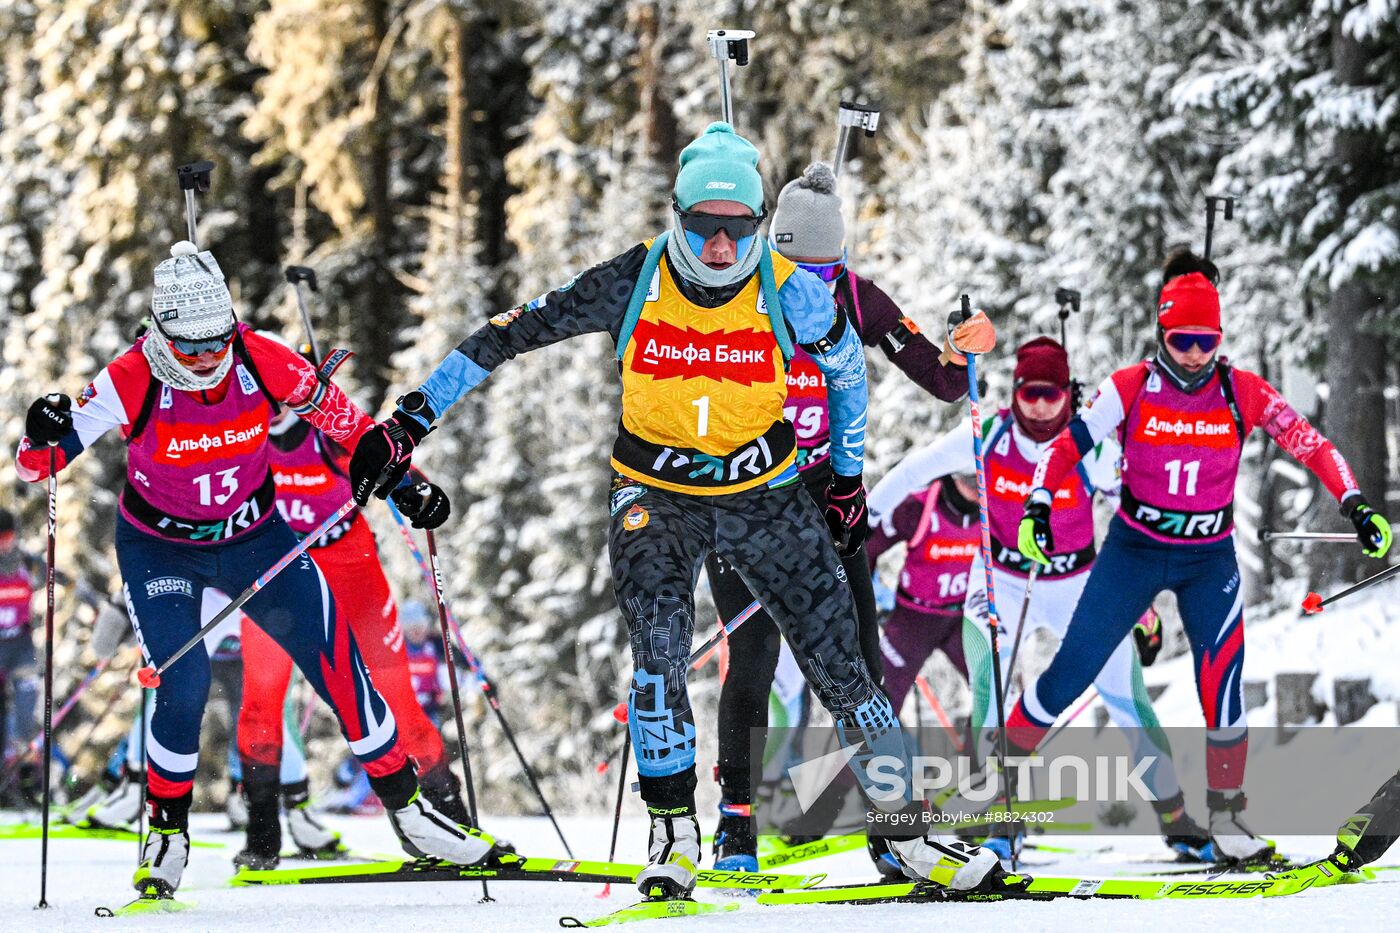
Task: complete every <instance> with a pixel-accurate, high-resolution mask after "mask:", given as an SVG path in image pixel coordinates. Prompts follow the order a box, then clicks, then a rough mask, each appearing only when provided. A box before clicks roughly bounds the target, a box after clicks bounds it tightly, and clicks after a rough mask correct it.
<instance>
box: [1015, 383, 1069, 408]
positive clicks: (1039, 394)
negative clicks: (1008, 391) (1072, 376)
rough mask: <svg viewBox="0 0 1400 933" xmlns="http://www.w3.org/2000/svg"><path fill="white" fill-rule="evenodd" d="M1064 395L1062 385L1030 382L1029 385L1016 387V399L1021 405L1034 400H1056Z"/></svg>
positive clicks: (1028, 403)
mask: <svg viewBox="0 0 1400 933" xmlns="http://www.w3.org/2000/svg"><path fill="white" fill-rule="evenodd" d="M1065 395H1066V392H1065V389H1064V387H1063V386H1052V385H1047V384H1045V383H1043V382H1037V383H1032V384H1031V385H1024V386H1018V387H1017V388H1016V399H1017V401H1019V402H1020V403H1021V404H1022V405H1030V404H1032V403H1034V402H1058V401H1059V400H1060V399H1062V398H1064V397H1065Z"/></svg>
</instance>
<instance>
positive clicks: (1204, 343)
mask: <svg viewBox="0 0 1400 933" xmlns="http://www.w3.org/2000/svg"><path fill="white" fill-rule="evenodd" d="M1167 346H1169V347H1171V348H1172V349H1173V350H1175V351H1176V352H1178V353H1190V352H1191V351H1192V350H1193V349H1195V348H1198V347H1199V348H1200V350H1201V352H1202V353H1210V352H1212V351H1213V350H1214V349H1215V348H1216V347H1218V346H1220V335H1219V334H1214V333H1204V334H1198V333H1191V332H1190V331H1179V330H1175V331H1172V332H1171V333H1169V334H1167Z"/></svg>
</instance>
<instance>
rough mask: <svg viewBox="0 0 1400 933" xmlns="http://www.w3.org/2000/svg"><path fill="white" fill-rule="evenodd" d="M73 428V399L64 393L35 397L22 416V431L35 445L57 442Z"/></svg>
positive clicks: (40, 445) (41, 445)
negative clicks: (26, 412)
mask: <svg viewBox="0 0 1400 933" xmlns="http://www.w3.org/2000/svg"><path fill="white" fill-rule="evenodd" d="M72 430H73V400H72V399H71V398H69V397H68V396H66V395H60V394H54V395H45V396H44V397H43V398H36V399H35V400H34V404H32V405H30V406H29V413H28V414H27V415H25V416H24V433H25V435H26V436H27V437H28V438H29V443H31V444H33V445H34V446H35V447H43V446H45V445H48V444H57V443H58V442H59V441H61V440H63V439H64V438H65V437H67V436H68V432H70V431H72Z"/></svg>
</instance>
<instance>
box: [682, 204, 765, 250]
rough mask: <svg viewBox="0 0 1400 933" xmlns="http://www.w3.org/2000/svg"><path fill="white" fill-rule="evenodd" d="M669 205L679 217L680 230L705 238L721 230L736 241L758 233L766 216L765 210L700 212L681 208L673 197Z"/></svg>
mask: <svg viewBox="0 0 1400 933" xmlns="http://www.w3.org/2000/svg"><path fill="white" fill-rule="evenodd" d="M671 207H672V208H674V209H675V211H676V216H677V217H679V218H680V221H681V229H682V230H684V231H685V232H686V233H693V234H695V235H696V236H698V237H703V238H704V239H706V240H708V239H710V237H712V236H714V235H715V234H717V233H719V232H720V231H721V230H723V231H724V232H725V235H726V236H728V237H729V238H730V239H731V240H734V241H736V242H737V241H739V240H742V239H743V238H744V237H749V236H753V235H754V234H756V233H758V228H759V227H761V226H763V221H764V220H765V219H767V217H768V211H767V210H762V211H759V212H758V213H757V214H745V215H743V216H741V217H729V216H726V215H721V214H701V213H699V212H696V211H687V210H682V209H681V206H680V204H678V203H676V200H675V199H674V198H672V199H671Z"/></svg>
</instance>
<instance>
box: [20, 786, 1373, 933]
mask: <svg viewBox="0 0 1400 933" xmlns="http://www.w3.org/2000/svg"><path fill="white" fill-rule="evenodd" d="M327 819H328V821H329V822H330V823H332V824H333V825H334V826H335V827H336V828H337V829H339V830H340V831H341V832H342V833H343V835H344V837H345V839H346V841H347V842H348V843H349V844H350V845H352V846H353V847H355V848H356V849H358V850H361V851H364V852H369V853H374V852H383V853H390V852H395V851H397V847H396V845H395V841H394V838H393V833H392V831H391V830H390V828H389V825H388V822H387V821H386V820H384V819H383V818H370V817H338V816H332V817H328V818H327ZM562 822H563V826H564V829H565V833H566V834H567V835H568V837H569V839H570V842H571V843H572V844H573V845H574V847H575V851H576V854H578V855H579V856H580V857H587V858H599V859H601V858H603V857H605V856H606V854H607V841H608V833H609V830H610V828H611V824H610V821H609V820H607V819H606V818H602V817H599V818H566V819H564V820H563V821H562ZM224 825H225V822H224V819H223V817H222V816H221V815H215V814H199V815H197V816H196V818H195V820H194V826H195V836H196V838H197V839H202V840H206V841H220V842H224V843H226V846H225V847H224V848H222V849H205V848H197V849H195V850H194V854H193V857H192V860H191V863H190V869H189V872H188V874H187V875H186V876H185V884H184V886H183V887H182V888H181V890H180V894H181V896H182V898H183V899H185V900H188V901H191V902H193V903H194V905H195V907H194V908H193V909H192V910H190V911H186V912H183V913H179V914H172V915H165V916H155V917H149V916H148V917H141V918H120V919H98V918H96V917H95V916H94V914H93V911H94V909H95V908H96V907H98V906H102V905H110V906H116V905H118V904H121V903H123V902H125V901H126V900H127V899H128V898H129V897H130V896H131V895H132V891H131V889H130V887H129V882H130V876H131V871H132V868H133V864H134V860H135V855H136V847H135V844H134V843H129V842H106V841H88V840H68V839H59V840H55V841H53V842H52V843H51V849H50V869H49V901H50V904H51V907H50V909H49V910H48V911H45V912H36V911H34V910H33V909H32V908H33V906H34V904H35V903H36V901H37V898H38V882H39V843H38V841H37V840H35V841H5V842H0V930H26V931H30V930H32V931H50V930H108V931H110V930H112V929H128V930H137V929H139V930H143V931H144V930H180V931H192V930H201V931H202V930H211V931H217V930H234V931H250V933H251V931H256V933H274V931H296V933H312V931H321V930H333V931H337V933H342V931H352V930H377V931H385V930H392V931H393V933H410V931H428V930H452V931H477V930H481V931H489V933H514V931H534V930H551V929H558V928H559V927H558V924H559V917H560V916H561V915H565V914H567V915H573V916H578V917H585V918H586V917H591V916H594V915H597V914H602V913H605V912H607V911H609V910H613V909H616V908H618V907H621V906H624V905H625V904H627V903H630V902H631V901H632V900H635V898H634V897H633V896H632V894H631V892H630V891H629V890H628V889H626V888H618V887H614V889H613V893H612V896H611V897H610V898H608V899H607V900H600V899H599V898H598V897H597V894H598V892H599V891H600V890H601V888H600V886H597V885H582V884H556V883H549V882H503V883H493V884H492V885H491V893H492V896H494V897H495V898H496V901H495V903H491V904H481V903H479V901H480V897H481V885H480V884H479V883H477V882H449V883H439V884H355V885H323V886H315V887H311V886H303V887H278V888H230V887H228V885H227V881H228V878H229V876H230V873H231V864H230V859H231V858H232V856H233V853H234V852H235V851H236V850H237V847H238V844H239V843H240V842H241V839H240V838H239V837H238V836H235V835H231V834H229V833H226V832H219V831H218V830H219V829H221V828H222V827H223V826H224ZM487 825H489V826H490V827H492V828H493V829H495V830H496V831H497V832H500V833H502V834H504V835H507V836H509V837H510V838H511V839H512V840H513V841H514V842H515V843H516V844H517V845H518V846H519V848H520V850H521V851H522V852H526V853H530V854H539V855H552V854H561V855H562V853H561V852H560V846H559V842H558V840H557V839H556V838H555V837H554V834H553V831H552V830H551V828H550V826H549V824H548V822H546V821H544V820H542V819H526V818H514V819H500V820H495V819H493V820H489V821H487ZM622 830H623V831H622V835H621V839H620V841H619V853H618V855H619V861H623V860H627V861H639V860H640V859H641V858H642V855H643V851H644V848H645V846H644V843H645V834H646V830H645V824H644V823H643V821H642V820H640V819H633V818H629V819H627V820H625V821H624V825H623V828H622ZM1041 838H1042V839H1043V840H1044V841H1046V842H1051V841H1053V842H1054V843H1056V844H1063V845H1066V846H1074V847H1076V848H1077V849H1079V850H1080V851H1082V852H1083V853H1085V854H1082V855H1075V856H1052V855H1049V854H1047V853H1044V852H1032V853H1030V854H1029V857H1030V858H1031V859H1032V860H1033V861H1034V862H1035V863H1037V864H1035V865H1034V867H1032V868H1030V869H1027V870H1028V871H1030V872H1032V873H1039V874H1043V875H1076V876H1090V877H1097V876H1104V875H1110V874H1115V873H1127V872H1133V871H1143V870H1145V869H1146V868H1147V866H1145V865H1143V864H1141V863H1136V864H1135V863H1133V862H1131V861H1129V859H1130V858H1131V857H1132V856H1137V857H1139V858H1141V857H1143V856H1147V855H1149V854H1151V855H1156V854H1159V853H1161V852H1162V851H1163V850H1162V849H1161V848H1160V846H1159V845H1158V843H1157V842H1156V841H1155V840H1151V839H1144V838H1118V839H1099V838H1093V837H1074V836H1068V835H1066V836H1060V837H1053V838H1052V837H1048V836H1047V837H1041ZM1279 842H1280V847H1281V849H1282V850H1283V851H1285V852H1287V853H1289V854H1290V855H1294V856H1300V857H1302V856H1307V857H1312V856H1320V855H1322V854H1324V853H1325V852H1327V851H1329V850H1330V849H1331V841H1330V840H1328V839H1322V838H1308V837H1298V838H1292V839H1281V840H1279ZM1110 843H1111V844H1112V845H1113V846H1114V849H1113V851H1112V852H1111V853H1101V852H1095V851H1094V850H1096V849H1098V848H1099V847H1100V846H1102V845H1107V844H1110ZM1051 859H1057V860H1055V861H1053V862H1052V861H1051ZM1384 861H1400V853H1395V854H1393V855H1392V856H1391V857H1389V858H1388V859H1386V860H1384ZM794 870H796V869H794ZM801 870H803V871H810V872H818V871H822V872H826V873H828V875H829V876H830V880H831V881H838V880H839V881H863V880H871V878H872V870H871V868H870V866H869V863H868V862H867V861H866V859H865V855H864V853H848V854H845V855H840V856H834V857H831V858H827V859H823V860H817V861H812V862H809V863H805V864H803V865H802V866H801ZM1392 875H1393V876H1394V878H1393V880H1392V878H1391V876H1392ZM1394 882H1400V871H1396V872H1382V873H1381V877H1380V879H1378V880H1376V881H1372V882H1369V883H1367V884H1364V885H1348V886H1342V887H1336V888H1326V889H1318V890H1314V891H1307V892H1304V893H1302V894H1298V895H1293V896H1290V897H1286V898H1272V899H1268V900H1264V899H1260V898H1252V899H1249V900H1236V901H1229V900H1218V901H1201V902H1190V903H1186V902H1165V901H1158V902H1151V903H1143V902H1135V901H1127V902H1121V901H1097V902H1094V901H1089V902H1069V901H1061V902H1056V903H1031V902H1026V903H1002V904H945V905H937V906H935V905H882V906H871V907H852V906H791V907H762V906H759V905H758V904H756V903H753V902H752V901H749V900H747V899H740V902H741V903H742V907H741V909H740V910H737V911H733V912H729V913H724V914H717V915H712V916H709V917H695V918H687V919H684V920H680V921H672V922H669V923H668V926H667V927H666V928H669V926H671V925H674V926H677V927H680V926H681V925H684V927H685V928H686V929H695V930H723V931H745V930H748V931H759V930H762V931H772V930H789V929H797V928H799V927H804V926H806V927H812V926H814V925H821V927H822V928H824V929H828V930H842V931H852V933H860V931H879V933H888V931H890V930H896V929H901V928H906V925H907V928H909V929H923V928H930V927H932V926H933V925H934V924H939V925H941V926H942V928H944V929H953V928H954V927H952V926H950V925H953V924H969V925H971V924H977V925H979V926H982V925H991V924H996V925H998V927H999V928H1002V929H1019V930H1024V931H1031V930H1077V931H1083V930H1090V929H1093V930H1098V931H1103V933H1110V931H1117V930H1137V929H1142V930H1147V929H1153V930H1156V931H1159V933H1160V931H1164V930H1197V929H1205V928H1206V927H1207V926H1209V927H1213V928H1215V929H1218V930H1243V929H1263V928H1269V929H1275V930H1287V931H1289V933H1294V931H1305V930H1322V929H1335V930H1342V929H1344V930H1346V931H1347V933H1357V931H1362V930H1381V929H1386V930H1391V929H1394V924H1395V917H1396V916H1397V915H1400V884H1398V883H1394ZM698 896H699V898H700V899H702V900H717V899H721V895H719V894H717V893H716V892H714V891H708V890H701V891H700V892H699V895H698ZM658 922H660V921H658Z"/></svg>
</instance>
